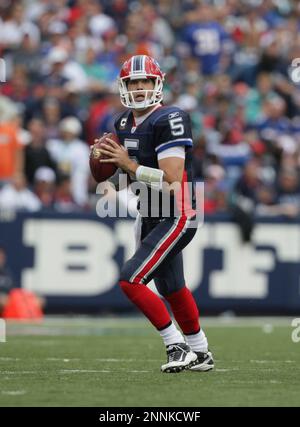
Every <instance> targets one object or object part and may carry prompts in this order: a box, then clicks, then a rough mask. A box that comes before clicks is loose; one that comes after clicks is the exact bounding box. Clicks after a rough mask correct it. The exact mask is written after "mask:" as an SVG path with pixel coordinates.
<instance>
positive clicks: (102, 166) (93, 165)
mask: <svg viewBox="0 0 300 427" xmlns="http://www.w3.org/2000/svg"><path fill="white" fill-rule="evenodd" d="M106 138H111V139H113V140H114V141H115V142H116V143H118V144H120V142H119V140H118V137H117V135H115V134H113V133H107V134H106V135H103V136H102V137H101V138H100V139H99V141H98V142H97V143H96V144H95V145H94V146H93V148H92V149H91V153H90V170H91V174H92V175H93V177H94V179H95V181H96V182H103V181H105V180H107V179H108V178H110V177H111V176H112V175H113V174H114V173H115V172H116V170H117V166H116V165H115V164H114V163H101V162H100V159H109V157H108V156H106V155H104V154H101V153H100V150H99V148H100V147H101V145H102V144H109V142H108V141H106Z"/></svg>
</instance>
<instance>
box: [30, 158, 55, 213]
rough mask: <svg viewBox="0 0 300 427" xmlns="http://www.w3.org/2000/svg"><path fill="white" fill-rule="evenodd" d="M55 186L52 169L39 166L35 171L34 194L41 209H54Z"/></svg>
mask: <svg viewBox="0 0 300 427" xmlns="http://www.w3.org/2000/svg"><path fill="white" fill-rule="evenodd" d="M55 184H56V176H55V173H54V171H53V169H50V168H49V167H47V166H41V167H39V168H38V169H37V170H36V171H35V174H34V192H35V194H36V195H37V197H38V198H39V200H40V202H41V204H42V206H41V208H42V209H53V208H54V197H55V191H56V186H55Z"/></svg>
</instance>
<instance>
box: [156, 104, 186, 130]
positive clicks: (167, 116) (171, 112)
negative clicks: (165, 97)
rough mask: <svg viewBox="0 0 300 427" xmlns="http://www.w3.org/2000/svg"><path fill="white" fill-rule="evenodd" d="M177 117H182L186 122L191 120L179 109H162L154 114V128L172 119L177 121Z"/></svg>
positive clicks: (174, 107)
mask: <svg viewBox="0 0 300 427" xmlns="http://www.w3.org/2000/svg"><path fill="white" fill-rule="evenodd" d="M176 117H182V119H183V120H184V121H185V120H189V115H188V114H187V113H186V112H185V111H183V110H181V108H179V107H176V106H170V107H161V108H158V109H157V110H156V111H155V112H154V114H153V117H152V124H153V125H154V126H160V125H162V124H165V123H166V122H168V121H169V120H171V119H175V118H176Z"/></svg>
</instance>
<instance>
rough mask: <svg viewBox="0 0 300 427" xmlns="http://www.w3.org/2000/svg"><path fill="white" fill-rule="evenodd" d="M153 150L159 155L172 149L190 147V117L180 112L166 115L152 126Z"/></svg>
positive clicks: (191, 143)
mask: <svg viewBox="0 0 300 427" xmlns="http://www.w3.org/2000/svg"><path fill="white" fill-rule="evenodd" d="M153 142H154V149H155V151H156V154H159V153H161V152H163V151H165V150H167V149H168V148H172V147H192V146H193V140H192V131H191V123H190V117H189V115H188V114H187V113H185V112H184V111H182V110H179V109H178V110H177V111H174V112H171V113H166V114H164V115H163V116H162V117H159V119H158V120H156V122H155V124H154V141H153Z"/></svg>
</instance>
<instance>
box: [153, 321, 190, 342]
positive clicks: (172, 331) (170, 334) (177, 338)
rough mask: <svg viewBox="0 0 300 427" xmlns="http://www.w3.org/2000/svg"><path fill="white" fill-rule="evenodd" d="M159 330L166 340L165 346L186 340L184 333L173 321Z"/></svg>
mask: <svg viewBox="0 0 300 427" xmlns="http://www.w3.org/2000/svg"><path fill="white" fill-rule="evenodd" d="M158 332H159V334H160V336H161V337H162V339H163V340H164V344H165V346H167V345H170V344H177V343H182V342H184V338H183V335H182V334H181V332H180V331H179V330H178V329H177V328H176V326H175V325H174V323H173V322H172V323H171V325H170V326H168V327H167V328H165V329H162V330H161V331H158Z"/></svg>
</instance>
